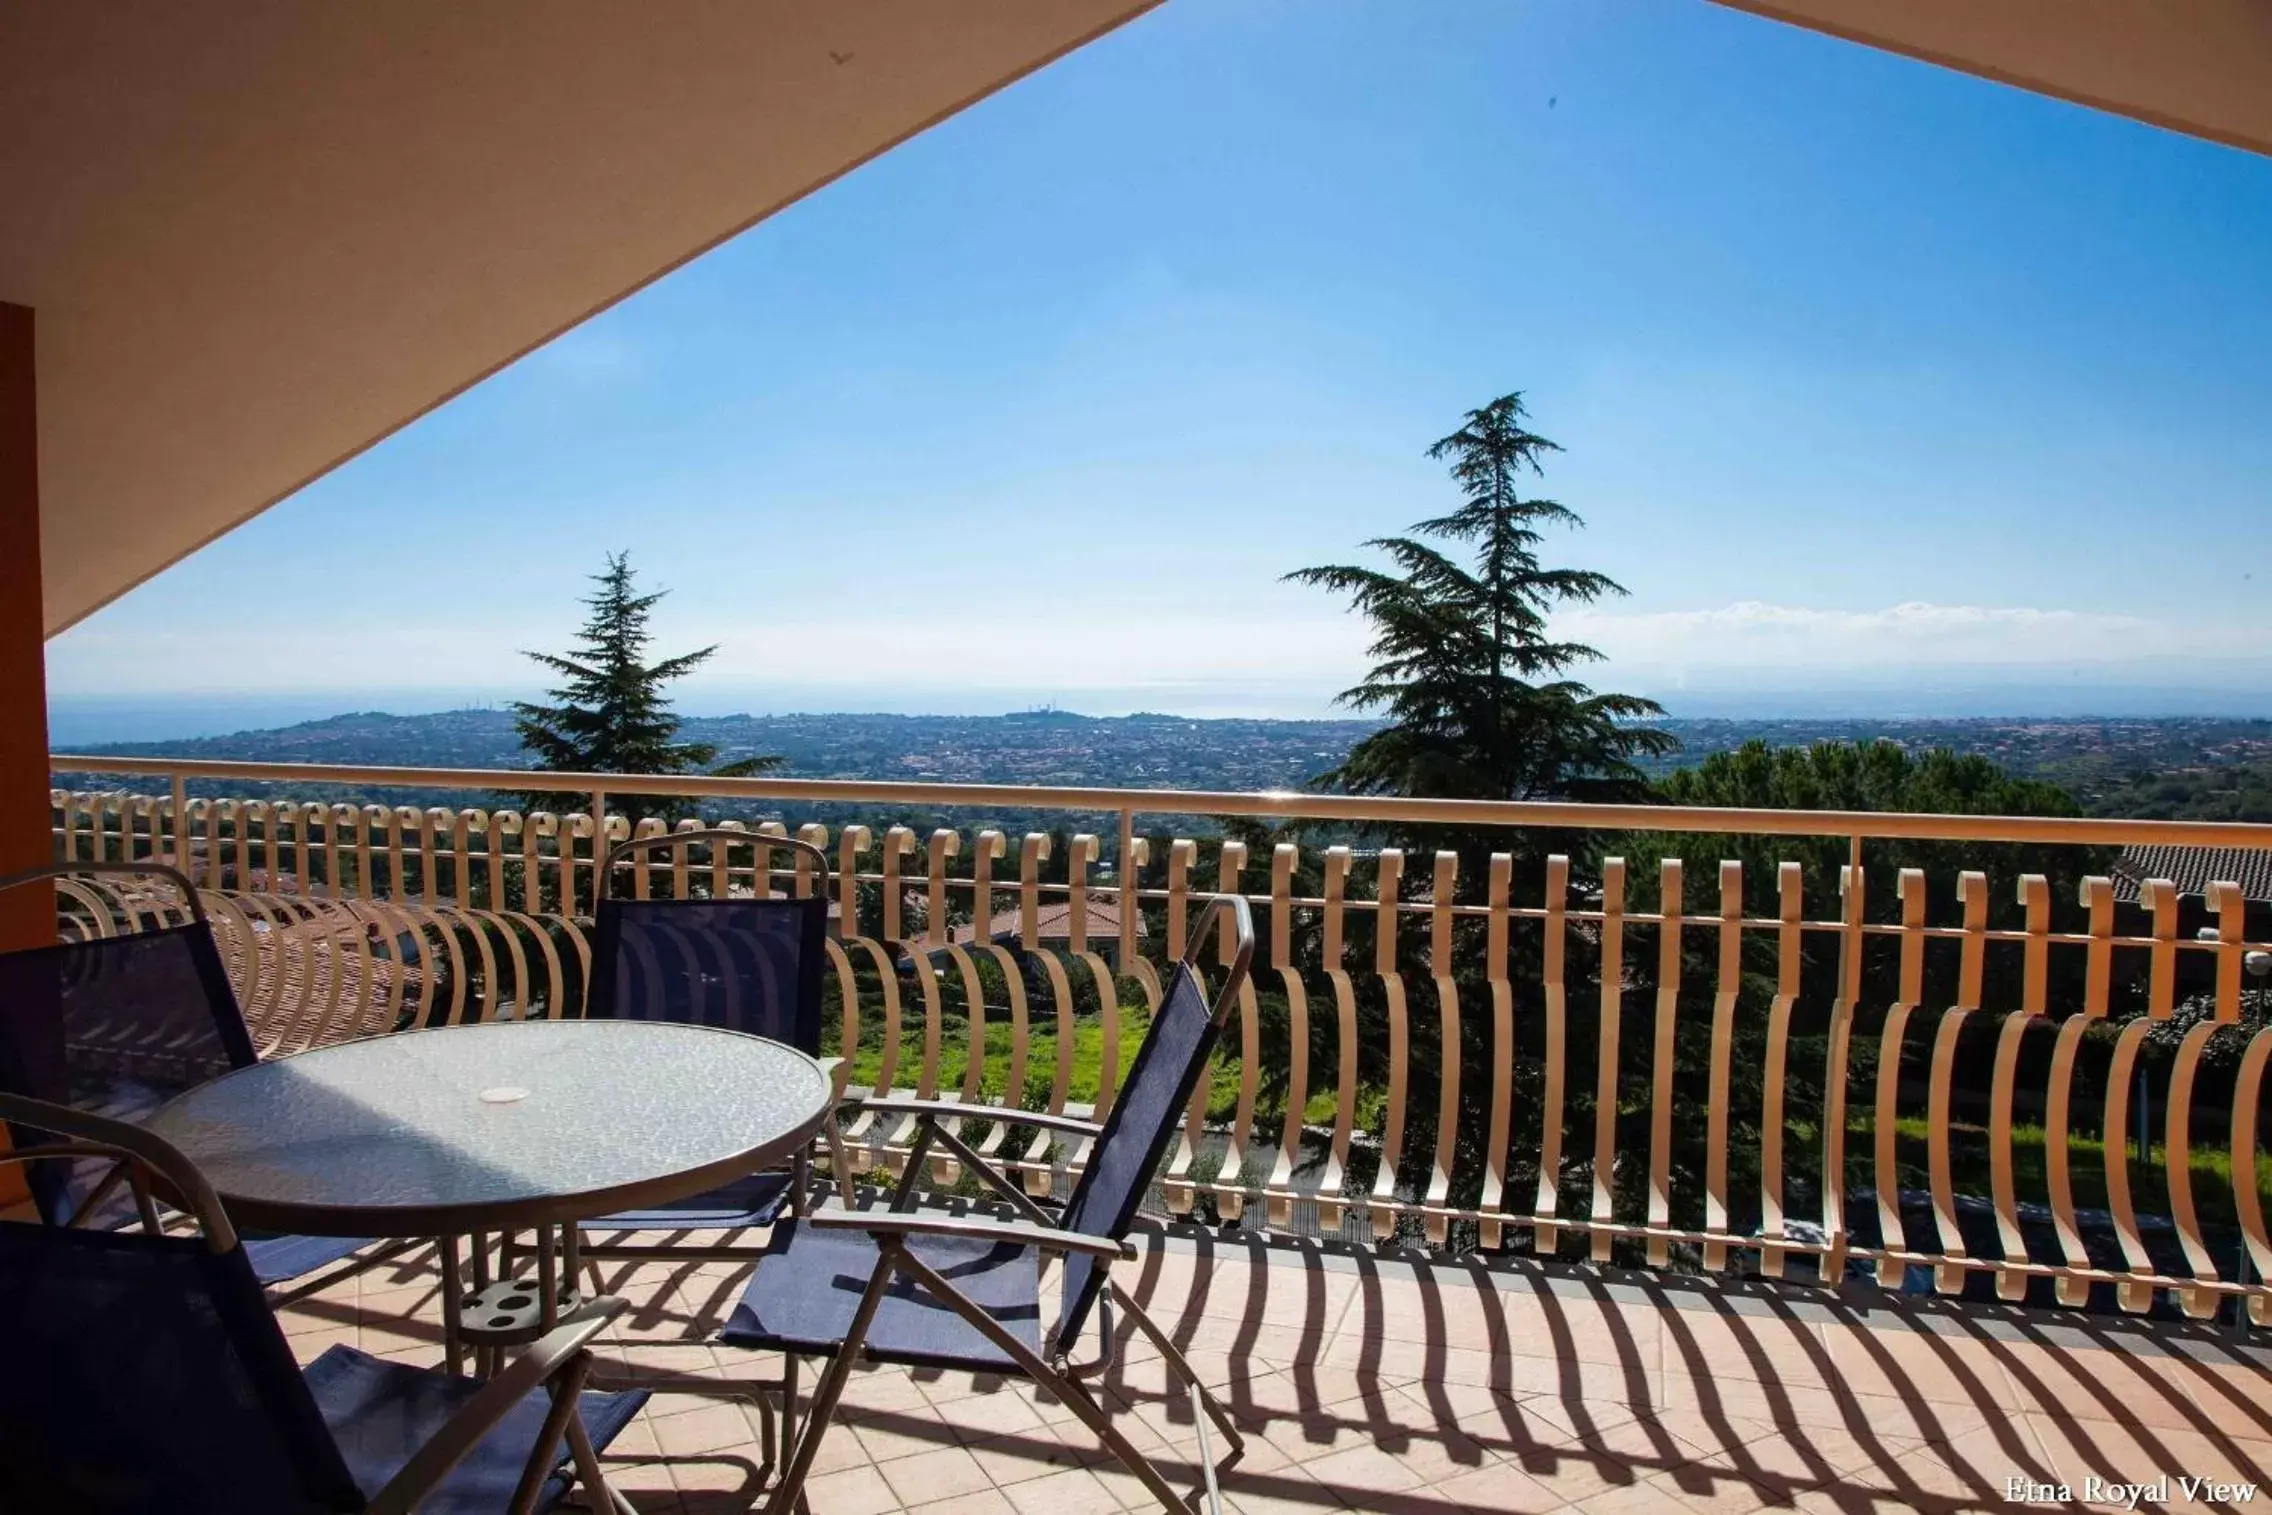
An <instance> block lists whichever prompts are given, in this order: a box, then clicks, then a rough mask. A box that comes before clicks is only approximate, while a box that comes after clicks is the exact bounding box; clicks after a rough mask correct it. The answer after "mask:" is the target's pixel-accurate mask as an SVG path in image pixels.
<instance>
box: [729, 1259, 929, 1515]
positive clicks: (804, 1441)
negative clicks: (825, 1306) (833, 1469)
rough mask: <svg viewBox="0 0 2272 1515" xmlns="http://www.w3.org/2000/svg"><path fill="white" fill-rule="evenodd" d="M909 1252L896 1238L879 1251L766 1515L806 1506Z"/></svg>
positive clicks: (769, 1502) (774, 1489) (769, 1501)
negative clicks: (818, 1457) (818, 1456)
mask: <svg viewBox="0 0 2272 1515" xmlns="http://www.w3.org/2000/svg"><path fill="white" fill-rule="evenodd" d="M906 1250H907V1249H906V1244H905V1243H904V1242H903V1241H901V1240H899V1239H898V1238H896V1237H895V1238H890V1239H887V1240H886V1241H885V1242H884V1243H883V1245H882V1246H881V1247H880V1248H879V1249H878V1255H877V1257H876V1271H875V1272H874V1273H872V1274H870V1275H869V1277H868V1287H867V1289H866V1290H865V1291H864V1292H863V1293H862V1294H861V1295H860V1307H859V1308H858V1309H856V1310H854V1311H853V1312H852V1325H851V1328H850V1329H849V1330H847V1331H846V1332H845V1333H844V1340H843V1341H842V1342H840V1343H838V1344H837V1348H836V1356H835V1357H834V1358H833V1359H831V1360H830V1362H829V1364H828V1371H827V1372H826V1373H823V1374H822V1375H821V1378H820V1384H819V1385H818V1387H816V1388H815V1389H814V1390H813V1403H812V1408H811V1409H809V1410H807V1411H806V1412H805V1426H804V1430H803V1432H802V1433H801V1434H800V1435H799V1436H798V1437H797V1439H796V1443H795V1449H794V1450H793V1451H791V1452H790V1454H789V1465H788V1466H787V1467H786V1468H783V1469H782V1470H781V1481H780V1482H779V1483H777V1484H775V1485H774V1486H773V1497H772V1498H771V1499H769V1500H767V1501H766V1504H765V1515H789V1511H790V1510H791V1509H792V1508H795V1507H797V1506H799V1505H801V1504H802V1503H803V1500H804V1492H805V1475H806V1474H807V1473H809V1472H810V1471H811V1470H812V1465H813V1456H814V1454H815V1453H817V1452H819V1450H820V1439H821V1438H822V1437H823V1436H825V1435H827V1434H828V1424H829V1422H830V1421H831V1420H833V1419H834V1418H835V1416H836V1402H837V1401H838V1400H839V1399H842V1398H843V1397H844V1382H845V1380H846V1379H848V1378H850V1377H851V1376H852V1363H853V1360H854V1359H855V1358H857V1357H858V1356H859V1355H860V1348H861V1346H862V1344H864V1343H865V1342H866V1341H867V1339H868V1327H869V1326H870V1325H872V1324H874V1322H875V1319H876V1310H877V1308H878V1307H879V1306H881V1305H882V1304H883V1300H884V1293H885V1291H886V1290H888V1289H889V1288H890V1287H891V1280H892V1273H893V1270H894V1266H895V1264H896V1263H897V1262H898V1261H899V1259H900V1258H902V1257H904V1256H905V1255H906ZM934 1276H936V1275H934Z"/></svg>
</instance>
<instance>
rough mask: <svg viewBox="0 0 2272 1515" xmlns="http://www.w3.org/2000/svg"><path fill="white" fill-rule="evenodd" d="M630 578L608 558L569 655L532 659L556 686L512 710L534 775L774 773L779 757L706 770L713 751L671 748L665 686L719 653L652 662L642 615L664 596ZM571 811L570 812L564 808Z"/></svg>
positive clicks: (629, 801)
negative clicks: (547, 699) (543, 700)
mask: <svg viewBox="0 0 2272 1515" xmlns="http://www.w3.org/2000/svg"><path fill="white" fill-rule="evenodd" d="M637 576H638V573H637V570H636V569H634V568H632V566H631V558H630V554H628V553H621V552H617V553H610V554H608V559H607V567H606V569H605V570H604V571H602V572H600V573H597V574H594V575H593V576H592V582H593V583H595V584H597V585H598V586H599V588H598V590H597V591H596V592H595V593H593V594H592V595H590V596H589V597H587V598H586V599H585V601H584V604H585V605H586V606H588V607H590V610H591V615H590V617H589V618H588V619H586V620H585V622H584V625H583V627H582V629H581V630H579V631H578V632H577V634H576V646H575V648H574V649H573V651H572V652H571V653H569V654H567V655H561V654H556V653H549V652H529V653H524V654H523V655H524V656H526V657H529V658H532V659H534V660H535V661H536V662H538V663H541V664H543V665H544V666H545V667H546V668H548V669H550V670H551V671H552V672H553V673H555V674H557V675H559V676H560V678H561V680H562V682H561V683H560V684H559V685H558V686H557V687H555V688H553V689H549V690H547V691H546V693H547V694H548V695H550V696H551V698H552V700H553V701H554V703H552V704H549V705H534V704H526V703H515V705H514V706H513V713H514V715H515V716H516V717H517V718H518V719H517V720H516V721H515V722H514V724H515V726H516V727H517V728H518V730H519V731H520V735H521V745H522V747H523V748H524V749H526V750H527V752H528V753H529V754H530V756H531V757H533V758H534V759H535V763H534V766H535V767H536V768H537V770H538V771H540V772H550V773H702V772H708V773H710V774H712V775H714V776H717V777H722V778H738V777H743V776H746V775H749V774H757V773H765V772H768V771H770V770H772V769H775V768H778V767H779V766H780V765H781V761H782V760H781V759H780V758H778V757H763V756H751V757H744V758H740V759H738V760H736V761H734V762H731V763H727V764H724V765H722V766H720V767H717V768H712V767H710V764H711V763H713V762H715V761H716V759H717V756H718V749H717V748H716V747H715V746H713V745H711V744H710V743H708V742H681V741H679V740H677V737H678V729H679V718H678V716H677V714H676V713H675V712H673V711H672V709H671V706H670V701H669V699H668V698H667V697H666V696H665V695H664V693H663V686H664V685H665V684H668V683H669V682H670V681H671V680H673V679H676V678H680V677H682V676H684V675H685V674H688V673H691V672H692V671H693V670H695V669H696V668H699V667H701V666H702V664H704V663H705V662H707V661H709V659H710V656H711V654H713V653H715V652H716V651H717V650H718V649H717V647H716V646H710V647H703V648H699V649H697V650H695V651H693V652H687V653H681V654H679V655H678V656H677V657H672V658H664V659H662V660H661V661H659V662H654V663H650V662H648V661H647V660H646V653H647V644H648V643H649V642H650V641H651V640H652V639H653V634H652V633H651V632H650V631H649V630H648V629H647V622H648V618H649V616H650V615H651V614H652V613H653V611H654V608H655V606H656V604H657V603H659V602H660V601H661V600H662V599H663V597H664V596H665V595H666V594H667V593H669V591H668V590H656V591H655V592H654V593H652V594H639V593H636V592H635V590H634V587H633V581H634V580H635V579H636V578H637ZM529 801H530V803H532V804H559V803H561V801H562V797H561V796H558V795H551V794H531V795H530V796H529ZM570 803H573V801H572V800H571V801H570ZM615 803H616V807H617V808H618V809H620V810H621V811H622V812H623V813H624V814H625V815H627V816H629V817H630V818H631V819H632V820H633V821H634V822H636V821H639V820H641V819H644V818H645V817H648V816H660V817H663V818H665V819H675V818H677V817H679V816H682V815H686V814H688V813H690V812H691V810H692V808H693V807H692V806H691V805H690V804H689V803H688V802H686V801H684V800H675V799H667V798H663V797H660V796H651V795H625V796H623V797H622V798H621V799H620V800H618V801H616V802H615Z"/></svg>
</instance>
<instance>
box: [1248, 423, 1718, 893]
mask: <svg viewBox="0 0 2272 1515" xmlns="http://www.w3.org/2000/svg"><path fill="white" fill-rule="evenodd" d="M1525 414H1526V413H1525V411H1524V409H1523V399H1522V395H1521V394H1520V393H1514V394H1506V395H1501V396H1500V397H1499V398H1498V399H1495V400H1493V401H1491V402H1490V403H1489V404H1487V405H1484V406H1483V407H1481V408H1480V409H1477V410H1471V411H1469V412H1468V413H1467V415H1466V417H1465V418H1464V420H1463V421H1462V423H1461V425H1460V427H1459V429H1458V430H1457V431H1454V432H1453V433H1452V434H1451V435H1450V436H1447V437H1444V438H1443V439H1441V440H1440V441H1438V442H1437V443H1435V445H1434V446H1432V447H1430V448H1429V449H1428V455H1429V456H1430V457H1432V458H1436V459H1439V460H1443V461H1445V462H1448V463H1449V465H1450V471H1451V476H1452V480H1453V482H1454V483H1455V484H1457V485H1458V487H1459V490H1460V493H1461V495H1462V496H1463V497H1464V502H1463V503H1462V504H1461V505H1460V507H1459V508H1458V509H1457V510H1454V511H1452V512H1451V513H1449V514H1447V515H1441V516H1436V517H1433V518H1431V519H1428V520H1424V521H1419V522H1416V523H1414V525H1413V526H1412V527H1411V528H1410V533H1411V534H1410V535H1407V536H1396V537H1381V538H1376V539H1374V540H1373V541H1370V542H1368V543H1366V544H1365V545H1366V546H1368V547H1371V548H1373V549H1376V550H1377V551H1379V552H1381V553H1383V554H1385V555H1386V557H1387V559H1388V563H1389V566H1387V567H1385V568H1381V567H1367V566H1361V565H1352V564H1326V565H1322V566H1319V567H1315V568H1304V569H1301V570H1299V571H1297V572H1294V573H1291V574H1288V575H1287V578H1288V579H1290V580H1292V581H1294V582H1296V583H1302V584H1314V585H1317V586H1319V587H1320V588H1324V589H1328V590H1331V591H1333V592H1335V593H1337V594H1343V595H1346V596H1348V598H1349V602H1350V607H1351V608H1352V609H1353V610H1355V611H1356V612H1357V613H1358V614H1360V615H1363V616H1364V617H1365V618H1366V619H1367V620H1369V621H1370V622H1371V623H1372V628H1373V640H1372V644H1371V647H1370V649H1369V652H1370V655H1371V657H1372V659H1373V664H1372V667H1371V668H1370V669H1369V670H1368V671H1367V672H1366V674H1365V676H1364V678H1363V680H1362V681H1361V682H1359V683H1358V684H1356V685H1354V686H1352V687H1351V688H1349V689H1347V690H1345V691H1343V693H1342V694H1341V696H1340V702H1341V703H1342V704H1344V705H1347V706H1349V707H1351V708H1352V709H1356V710H1360V711H1366V712H1379V713H1382V714H1385V715H1386V716H1387V717H1388V723H1387V724H1386V725H1384V726H1383V727H1382V728H1381V729H1380V730H1379V731H1377V732H1375V733H1373V734H1372V735H1370V736H1368V737H1366V738H1364V739H1363V740H1362V741H1360V742H1358V743H1357V745H1356V746H1355V747H1354V748H1352V749H1351V751H1350V753H1349V756H1348V757H1347V759H1345V760H1344V761H1343V762H1342V763H1341V765H1340V766H1339V767H1337V768H1335V769H1333V770H1332V771H1330V772H1328V773H1325V774H1322V775H1320V776H1319V779H1318V783H1319V784H1321V785H1323V786H1327V787H1333V788H1339V789H1344V790H1348V791H1351V792H1355V793H1366V794H1396V795H1406V796H1411V797H1415V798H1439V799H1489V800H1533V799H1561V800H1581V801H1595V802H1618V801H1633V800H1639V799H1645V798H1647V796H1648V792H1649V785H1648V779H1647V776H1646V775H1645V774H1644V773H1643V771H1642V769H1641V768H1640V766H1639V764H1638V763H1637V762H1636V759H1637V758H1640V757H1643V756H1647V755H1653V754H1658V753H1663V752H1668V751H1670V750H1672V748H1673V746H1674V745H1675V744H1674V741H1673V739H1672V738H1671V737H1670V736H1668V735H1667V734H1665V733H1664V732H1662V731H1658V730H1655V729H1653V728H1651V727H1649V726H1647V725H1646V724H1643V723H1645V722H1646V721H1647V720H1649V719H1650V718H1652V717H1655V716H1659V715H1662V714H1663V713H1664V712H1663V711H1662V709H1661V708H1660V707H1659V706H1658V705H1657V704H1656V702H1655V701H1653V700H1647V699H1642V698H1640V697H1638V696H1635V695H1627V694H1604V693H1598V692H1596V691H1595V690H1594V689H1593V688H1592V687H1590V686H1589V685H1587V684H1585V683H1583V682H1581V681H1580V680H1578V679H1576V678H1574V677H1572V676H1571V675H1570V670H1571V669H1573V668H1575V667H1577V666H1579V665H1581V664H1585V663H1589V662H1593V661H1596V660H1598V659H1599V658H1600V657H1601V653H1599V652H1598V651H1596V650H1595V649H1594V648H1592V647H1589V646H1587V645H1585V644H1584V643H1582V642H1574V641H1569V640H1565V639H1562V638H1558V637H1556V636H1555V635H1554V633H1553V630H1552V628H1551V626H1550V625H1549V617H1550V615H1551V614H1552V612H1553V611H1554V610H1555V609H1557V608H1558V607H1560V606H1563V605H1569V604H1579V605H1584V604H1591V603H1592V602H1594V601H1596V600H1599V599H1601V598H1603V597H1604V596H1608V595H1621V594H1623V593H1624V592H1625V591H1624V589H1623V587H1621V586H1620V585H1619V584H1618V583H1617V582H1616V581H1615V580H1613V579H1611V578H1609V577H1608V576H1607V575H1605V574H1600V573H1595V572H1591V571H1589V570H1586V569H1581V568H1565V567H1550V566H1548V565H1547V564H1546V563H1545V562H1544V561H1543V560H1542V559H1541V556H1540V553H1541V549H1542V548H1543V547H1544V545H1545V542H1546V537H1545V530H1546V528H1549V527H1555V526H1562V527H1578V526H1582V525H1584V522H1583V521H1582V520H1581V519H1580V518H1579V516H1578V514H1577V513H1576V512H1575V511H1573V510H1571V509H1570V508H1569V507H1568V506H1566V505H1563V504H1561V503H1559V502H1557V501H1554V500H1549V499H1540V498H1531V497H1528V496H1526V495H1525V494H1524V492H1523V491H1524V488H1525V484H1526V480H1527V479H1530V478H1537V477H1542V476H1543V475H1544V472H1545V469H1544V459H1545V456H1546V455H1547V454H1548V453H1551V452H1559V451H1560V450H1561V449H1560V448H1559V447H1558V446H1556V444H1554V443H1553V442H1551V441H1549V440H1547V439H1546V438H1545V437H1542V436H1540V435H1538V434H1537V433H1535V432H1533V431H1531V430H1529V429H1528V428H1527V427H1526V426H1525V425H1524V417H1525ZM1413 840H1414V844H1415V845H1421V846H1428V847H1434V846H1439V845H1446V844H1447V843H1450V842H1451V841H1452V839H1450V838H1442V837H1430V836H1416V837H1415V838H1414V839H1413ZM1480 840H1481V839H1461V843H1462V844H1461V845H1459V850H1461V851H1463V852H1465V851H1469V850H1471V847H1472V846H1473V845H1475V844H1477V843H1478V842H1480Z"/></svg>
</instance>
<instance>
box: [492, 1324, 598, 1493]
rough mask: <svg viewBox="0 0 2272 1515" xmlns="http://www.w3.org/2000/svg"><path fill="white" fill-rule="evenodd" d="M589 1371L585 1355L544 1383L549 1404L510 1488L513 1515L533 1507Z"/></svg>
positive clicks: (589, 1367)
mask: <svg viewBox="0 0 2272 1515" xmlns="http://www.w3.org/2000/svg"><path fill="white" fill-rule="evenodd" d="M591 1371H592V1360H591V1358H590V1357H588V1356H587V1357H584V1358H582V1359H580V1360H579V1361H577V1362H574V1363H571V1364H570V1365H569V1367H568V1371H567V1372H565V1373H563V1374H561V1375H560V1378H559V1380H558V1381H557V1382H554V1383H550V1384H547V1385H545V1387H546V1388H547V1389H549V1390H550V1391H551V1393H552V1408H551V1409H549V1410H547V1411H545V1415H544V1425H543V1428H542V1429H540V1430H539V1431H538V1432H537V1434H536V1447H535V1450H533V1451H531V1452H530V1453H529V1460H528V1464H527V1466H525V1467H523V1468H522V1469H521V1481H520V1484H519V1485H518V1486H517V1487H516V1488H515V1489H514V1490H513V1502H512V1504H511V1505H509V1506H508V1507H507V1508H508V1509H509V1510H510V1511H511V1512H512V1515H529V1512H530V1511H531V1510H533V1509H535V1508H536V1496H537V1495H538V1494H539V1493H540V1492H542V1491H543V1488H544V1481H545V1480H546V1479H547V1478H549V1477H551V1476H552V1461H553V1457H554V1455H555V1454H556V1453H557V1452H558V1450H559V1447H560V1438H561V1437H562V1436H563V1435H564V1434H566V1432H567V1430H568V1422H569V1421H571V1420H573V1419H575V1417H576V1396H578V1395H579V1394H581V1393H583V1392H584V1380H585V1378H586V1377H588V1376H589V1375H590V1373H591ZM605 1486H606V1485H605V1484H602V1485H601V1487H603V1488H604V1487H605Z"/></svg>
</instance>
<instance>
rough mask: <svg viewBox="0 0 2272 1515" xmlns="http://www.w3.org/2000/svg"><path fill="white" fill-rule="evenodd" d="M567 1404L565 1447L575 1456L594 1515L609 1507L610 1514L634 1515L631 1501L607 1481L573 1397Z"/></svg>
mask: <svg viewBox="0 0 2272 1515" xmlns="http://www.w3.org/2000/svg"><path fill="white" fill-rule="evenodd" d="M568 1405H569V1409H568V1450H569V1452H570V1454H571V1455H573V1456H574V1457H575V1459H576V1476H577V1477H578V1478H579V1479H581V1480H583V1484H584V1492H585V1494H586V1496H587V1497H588V1498H589V1500H590V1502H591V1505H592V1508H593V1511H594V1515H600V1512H602V1511H612V1512H614V1515H638V1512H637V1511H635V1510H633V1509H632V1508H631V1501H629V1500H628V1499H625V1498H624V1497H623V1496H622V1495H621V1494H618V1493H616V1492H615V1489H614V1487H613V1486H612V1485H610V1484H609V1483H608V1481H607V1474H606V1472H605V1471H603V1470H602V1469H601V1467H600V1454H599V1452H598V1450H597V1449H596V1448H595V1447H593V1445H592V1433H591V1432H590V1431H588V1430H586V1429H585V1427H584V1415H583V1412H582V1410H580V1409H578V1408H577V1407H576V1401H575V1400H573V1399H571V1400H569V1401H568Z"/></svg>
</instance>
